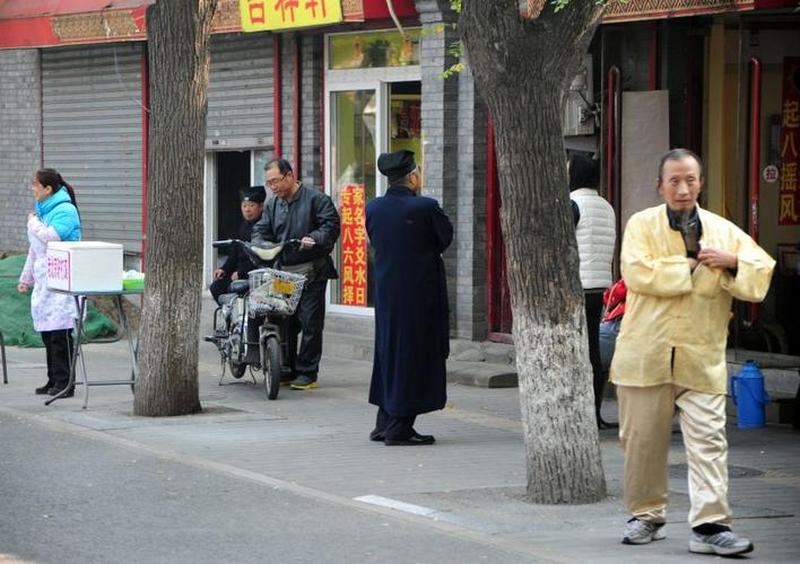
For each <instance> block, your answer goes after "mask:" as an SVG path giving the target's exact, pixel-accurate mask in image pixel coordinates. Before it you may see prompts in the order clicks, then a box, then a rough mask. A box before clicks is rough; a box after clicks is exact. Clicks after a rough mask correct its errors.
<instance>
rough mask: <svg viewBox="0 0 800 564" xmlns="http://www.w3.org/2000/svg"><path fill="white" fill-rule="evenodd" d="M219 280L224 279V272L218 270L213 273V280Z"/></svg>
mask: <svg viewBox="0 0 800 564" xmlns="http://www.w3.org/2000/svg"><path fill="white" fill-rule="evenodd" d="M220 278H225V271H224V270H222V269H221V268H218V269H216V270H215V271H214V280H219V279H220Z"/></svg>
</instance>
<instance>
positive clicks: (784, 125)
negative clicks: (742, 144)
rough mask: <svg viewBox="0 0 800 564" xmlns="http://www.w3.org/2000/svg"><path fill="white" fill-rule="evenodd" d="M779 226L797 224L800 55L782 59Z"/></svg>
mask: <svg viewBox="0 0 800 564" xmlns="http://www.w3.org/2000/svg"><path fill="white" fill-rule="evenodd" d="M782 108H783V109H782V115H781V179H780V192H779V194H780V202H779V207H778V210H779V211H778V224H779V225H800V215H798V212H800V201H798V200H800V198H798V196H797V165H798V163H800V152H798V148H800V57H785V58H784V59H783V106H782Z"/></svg>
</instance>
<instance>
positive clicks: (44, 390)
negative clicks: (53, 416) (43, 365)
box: [36, 382, 53, 396]
mask: <svg viewBox="0 0 800 564" xmlns="http://www.w3.org/2000/svg"><path fill="white" fill-rule="evenodd" d="M52 387H53V384H51V383H50V382H48V383H47V384H45V385H44V386H42V387H41V388H36V395H37V396H46V395H47V392H49V391H50V388H52Z"/></svg>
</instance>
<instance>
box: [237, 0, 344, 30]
mask: <svg viewBox="0 0 800 564" xmlns="http://www.w3.org/2000/svg"><path fill="white" fill-rule="evenodd" d="M239 12H240V13H241V16H242V29H243V30H244V31H269V30H281V29H295V28H301V27H312V26H318V25H328V24H335V23H339V22H341V21H342V4H341V1H340V0H239Z"/></svg>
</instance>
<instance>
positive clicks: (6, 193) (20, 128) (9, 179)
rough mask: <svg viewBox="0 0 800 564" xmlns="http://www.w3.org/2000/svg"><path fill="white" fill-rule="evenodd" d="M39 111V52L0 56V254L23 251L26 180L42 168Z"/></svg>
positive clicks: (28, 202)
mask: <svg viewBox="0 0 800 564" xmlns="http://www.w3.org/2000/svg"><path fill="white" fill-rule="evenodd" d="M40 107H41V95H40V73H39V53H38V51H36V50H35V49H24V50H23V49H20V50H11V51H0V251H24V250H25V249H27V247H28V240H27V236H26V233H25V221H26V215H27V213H28V212H29V211H31V210H32V209H33V199H32V197H31V192H30V185H31V176H32V175H33V173H34V172H35V171H36V169H38V168H39V167H40V166H41V147H42V141H41V131H40V127H39V126H40V121H41V118H40V115H41V114H40Z"/></svg>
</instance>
